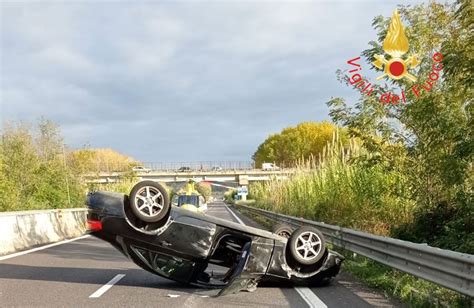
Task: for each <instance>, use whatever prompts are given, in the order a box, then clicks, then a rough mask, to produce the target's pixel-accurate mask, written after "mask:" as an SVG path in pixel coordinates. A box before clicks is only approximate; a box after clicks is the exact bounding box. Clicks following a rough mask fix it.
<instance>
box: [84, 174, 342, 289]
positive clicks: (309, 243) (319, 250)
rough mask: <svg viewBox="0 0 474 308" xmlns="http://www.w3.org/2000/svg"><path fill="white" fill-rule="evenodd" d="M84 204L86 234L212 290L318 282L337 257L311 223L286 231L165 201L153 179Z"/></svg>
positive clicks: (334, 268) (160, 271)
mask: <svg viewBox="0 0 474 308" xmlns="http://www.w3.org/2000/svg"><path fill="white" fill-rule="evenodd" d="M87 206H88V217H87V219H88V227H89V230H90V232H91V234H92V235H94V236H96V237H98V238H100V239H102V240H105V241H107V242H109V243H111V244H112V245H113V246H114V247H115V248H117V249H118V250H119V251H120V252H122V253H123V254H125V255H126V256H127V257H128V258H130V259H131V260H132V261H133V262H135V263H136V264H137V265H139V266H140V267H142V268H143V269H145V270H147V271H149V272H152V273H154V274H157V275H160V276H163V277H165V278H168V279H172V280H175V281H178V282H182V283H188V284H192V285H197V286H202V287H206V288H219V289H221V290H220V292H219V293H218V295H224V294H229V293H235V292H238V291H241V290H246V291H253V290H255V289H256V287H257V284H258V283H259V282H260V281H293V282H296V283H304V284H317V283H321V282H324V281H327V280H329V279H330V278H331V277H333V276H335V275H336V274H337V273H338V272H339V270H340V266H341V263H342V260H343V257H342V256H341V255H339V254H338V253H336V252H333V251H331V250H329V249H327V248H326V244H325V241H324V238H323V236H322V234H321V233H320V232H319V231H318V230H317V229H315V228H313V227H308V226H304V227H301V228H299V229H297V230H295V231H293V232H292V233H291V235H289V234H288V235H289V238H286V237H285V236H281V235H277V234H274V233H271V232H268V231H264V230H261V229H257V228H252V227H249V226H244V225H240V224H237V223H234V222H231V221H227V220H222V219H219V218H217V217H213V216H209V215H205V214H203V213H199V212H193V211H190V210H187V209H183V208H180V207H174V206H173V207H172V206H171V205H170V201H169V197H168V194H167V192H166V190H165V189H164V188H163V187H162V186H161V185H160V184H158V183H156V182H153V181H143V182H140V183H138V184H136V185H135V186H134V187H133V189H132V191H131V192H130V195H129V196H127V195H124V194H119V193H112V192H100V191H99V192H92V193H89V194H88V197H87Z"/></svg>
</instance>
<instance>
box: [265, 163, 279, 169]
mask: <svg viewBox="0 0 474 308" xmlns="http://www.w3.org/2000/svg"><path fill="white" fill-rule="evenodd" d="M262 170H263V171H278V170H280V167H278V166H277V165H275V164H274V163H263V164H262Z"/></svg>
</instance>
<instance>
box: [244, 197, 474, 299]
mask: <svg viewBox="0 0 474 308" xmlns="http://www.w3.org/2000/svg"><path fill="white" fill-rule="evenodd" d="M239 207H242V208H244V209H245V210H247V211H249V212H250V214H252V215H261V216H264V217H267V218H269V219H271V220H274V221H277V222H284V223H287V224H289V225H293V226H295V227H299V226H302V225H311V226H314V227H316V228H318V229H319V230H320V231H321V232H322V233H323V234H324V236H325V238H326V239H327V240H328V241H329V242H330V243H332V244H334V245H335V246H339V247H342V248H344V249H347V250H349V251H352V252H355V253H358V254H360V255H363V256H365V257H367V258H370V259H372V260H375V261H377V262H380V263H382V264H385V265H388V266H390V267H393V268H395V269H398V270H400V271H403V272H406V273H409V274H412V275H414V276H417V277H419V278H422V279H425V280H428V281H431V282H434V283H436V284H438V285H440V286H443V287H446V288H449V289H451V290H454V291H457V292H459V293H462V294H465V295H468V296H471V297H474V255H470V254H465V253H459V252H454V251H450V250H444V249H439V248H436V247H431V246H428V245H426V244H416V243H412V242H407V241H402V240H398V239H393V238H389V237H383V236H377V235H373V234H369V233H365V232H360V231H355V230H351V229H347V228H342V227H339V226H334V225H329V224H325V223H321V222H315V221H311V220H307V219H303V218H297V217H292V216H288V215H283V214H278V213H274V212H270V211H266V210H263V209H258V208H253V207H249V206H245V205H238V206H237V208H239Z"/></svg>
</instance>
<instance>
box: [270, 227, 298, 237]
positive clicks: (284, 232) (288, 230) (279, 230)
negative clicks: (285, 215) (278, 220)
mask: <svg viewBox="0 0 474 308" xmlns="http://www.w3.org/2000/svg"><path fill="white" fill-rule="evenodd" d="M293 231H294V228H292V227H290V226H289V225H285V224H278V225H276V226H275V227H273V231H272V232H273V233H275V234H277V235H279V236H283V237H286V238H290V236H291V234H292V233H293Z"/></svg>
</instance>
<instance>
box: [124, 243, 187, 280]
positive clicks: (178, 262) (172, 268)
mask: <svg viewBox="0 0 474 308" xmlns="http://www.w3.org/2000/svg"><path fill="white" fill-rule="evenodd" d="M132 248H133V250H134V251H135V252H136V253H137V255H138V256H139V257H140V259H142V260H143V261H144V262H145V263H147V264H148V265H149V266H151V267H152V268H153V269H154V270H155V271H156V272H157V273H158V274H160V275H162V276H164V277H167V278H172V279H176V280H178V281H183V282H187V281H189V279H190V277H191V275H192V273H193V270H194V266H195V263H194V262H192V261H189V260H186V259H181V258H178V257H174V256H169V255H166V254H161V253H157V252H151V251H148V250H146V249H143V248H139V247H135V246H132Z"/></svg>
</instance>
